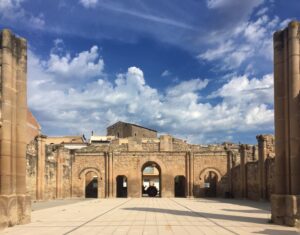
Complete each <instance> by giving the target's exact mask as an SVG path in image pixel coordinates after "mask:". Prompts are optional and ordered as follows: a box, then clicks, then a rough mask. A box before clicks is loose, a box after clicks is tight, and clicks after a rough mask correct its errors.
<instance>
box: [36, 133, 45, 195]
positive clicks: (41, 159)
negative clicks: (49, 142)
mask: <svg viewBox="0 0 300 235" xmlns="http://www.w3.org/2000/svg"><path fill="white" fill-rule="evenodd" d="M45 139H46V136H43V135H40V136H38V137H37V142H38V159H37V177H36V186H37V187H36V199H37V200H43V199H44V191H45V190H44V189H45V157H46V156H45V155H46V149H45Z"/></svg>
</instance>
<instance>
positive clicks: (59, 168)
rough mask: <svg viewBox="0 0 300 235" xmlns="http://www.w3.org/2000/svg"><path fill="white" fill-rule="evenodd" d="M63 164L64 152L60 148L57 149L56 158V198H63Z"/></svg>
mask: <svg viewBox="0 0 300 235" xmlns="http://www.w3.org/2000/svg"><path fill="white" fill-rule="evenodd" d="M63 163H64V150H63V147H62V146H60V147H59V148H58V149H57V158H56V164H57V165H56V198H62V187H63Z"/></svg>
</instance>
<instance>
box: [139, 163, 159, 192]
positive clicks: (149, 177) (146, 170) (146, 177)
mask: <svg viewBox="0 0 300 235" xmlns="http://www.w3.org/2000/svg"><path fill="white" fill-rule="evenodd" d="M142 196H143V197H149V196H150V197H161V169H160V166H159V165H158V164H157V163H155V162H146V163H145V164H144V165H143V166H142Z"/></svg>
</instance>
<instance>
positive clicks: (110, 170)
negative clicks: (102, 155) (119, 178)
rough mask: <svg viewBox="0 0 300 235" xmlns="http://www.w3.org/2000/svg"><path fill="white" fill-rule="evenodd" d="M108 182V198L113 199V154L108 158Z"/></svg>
mask: <svg viewBox="0 0 300 235" xmlns="http://www.w3.org/2000/svg"><path fill="white" fill-rule="evenodd" d="M108 182H109V195H108V196H109V197H113V188H114V187H113V183H114V180H113V152H111V153H109V156H108Z"/></svg>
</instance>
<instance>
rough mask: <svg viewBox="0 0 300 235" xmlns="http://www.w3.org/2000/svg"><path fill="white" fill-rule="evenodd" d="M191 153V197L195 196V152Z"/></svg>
mask: <svg viewBox="0 0 300 235" xmlns="http://www.w3.org/2000/svg"><path fill="white" fill-rule="evenodd" d="M189 153H190V159H189V160H190V163H189V167H190V170H189V173H190V177H189V178H190V195H189V196H190V197H194V153H193V152H189Z"/></svg>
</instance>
